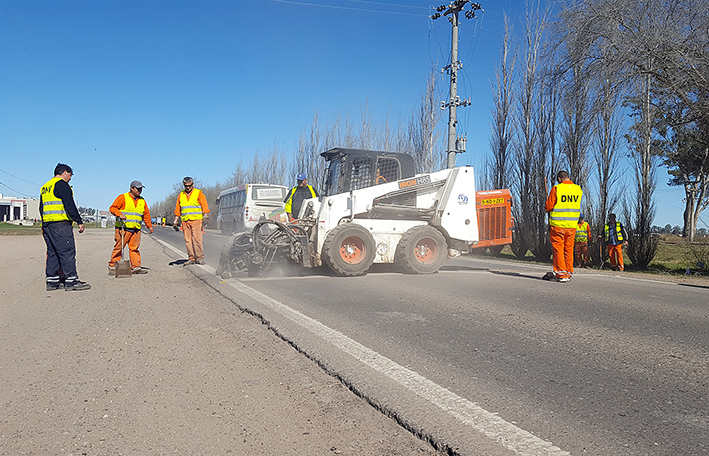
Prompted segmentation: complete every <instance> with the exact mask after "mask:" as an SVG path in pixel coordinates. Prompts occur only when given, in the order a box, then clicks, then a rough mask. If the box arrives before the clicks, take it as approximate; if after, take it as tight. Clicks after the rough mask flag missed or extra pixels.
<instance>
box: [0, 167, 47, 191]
mask: <svg viewBox="0 0 709 456" xmlns="http://www.w3.org/2000/svg"><path fill="white" fill-rule="evenodd" d="M0 171H2V172H3V173H5V174H7V175H8V176H12V177H14V178H15V179H18V180H21V181H22V182H27V183H28V184H32V185H34V186H36V187H40V186H41V184H36V183H34V182H30V181H28V180H25V179H23V178H21V177H17V176H15V175H13V174H10V173H8V172H7V171H4V170H2V169H0ZM3 185H5V184H3ZM6 187H7V186H6ZM8 188H9V187H8Z"/></svg>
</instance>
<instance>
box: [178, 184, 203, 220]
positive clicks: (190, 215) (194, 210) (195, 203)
mask: <svg viewBox="0 0 709 456" xmlns="http://www.w3.org/2000/svg"><path fill="white" fill-rule="evenodd" d="M199 193H200V190H199V189H196V188H195V189H192V193H190V196H189V197H188V196H187V193H185V192H181V193H180V217H182V220H202V219H203V218H204V217H203V216H202V206H200V205H199Z"/></svg>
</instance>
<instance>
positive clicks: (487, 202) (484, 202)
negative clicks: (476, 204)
mask: <svg viewBox="0 0 709 456" xmlns="http://www.w3.org/2000/svg"><path fill="white" fill-rule="evenodd" d="M504 202H505V199H504V198H490V199H485V200H480V205H481V206H488V205H491V204H504Z"/></svg>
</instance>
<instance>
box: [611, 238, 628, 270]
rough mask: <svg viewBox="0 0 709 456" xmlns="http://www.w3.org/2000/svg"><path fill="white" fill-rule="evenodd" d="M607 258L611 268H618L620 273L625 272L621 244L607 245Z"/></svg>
mask: <svg viewBox="0 0 709 456" xmlns="http://www.w3.org/2000/svg"><path fill="white" fill-rule="evenodd" d="M607 247H608V256H609V257H610V259H611V268H615V266H618V269H620V270H621V271H624V270H625V267H624V265H623V244H618V245H608V246H607Z"/></svg>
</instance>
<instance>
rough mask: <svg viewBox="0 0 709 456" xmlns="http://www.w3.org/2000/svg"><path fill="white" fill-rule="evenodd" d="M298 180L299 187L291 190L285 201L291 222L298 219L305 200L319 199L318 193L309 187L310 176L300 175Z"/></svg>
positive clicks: (297, 177)
mask: <svg viewBox="0 0 709 456" xmlns="http://www.w3.org/2000/svg"><path fill="white" fill-rule="evenodd" d="M296 180H297V181H298V185H296V186H295V187H293V188H291V189H290V191H289V192H288V195H286V199H285V200H283V202H284V203H286V208H285V209H286V214H288V220H289V221H290V220H294V219H296V218H298V214H300V206H302V205H303V201H304V200H306V199H310V198H317V197H318V192H316V191H315V189H314V188H313V187H312V185H308V176H306V175H305V173H298V175H297V176H296Z"/></svg>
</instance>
